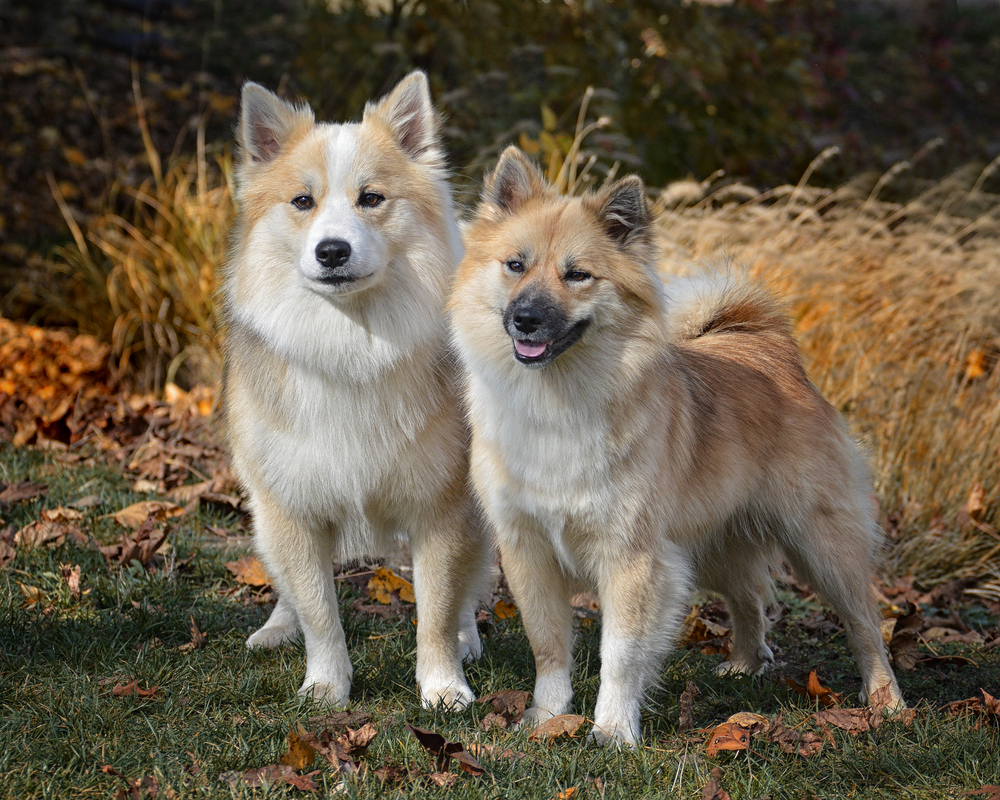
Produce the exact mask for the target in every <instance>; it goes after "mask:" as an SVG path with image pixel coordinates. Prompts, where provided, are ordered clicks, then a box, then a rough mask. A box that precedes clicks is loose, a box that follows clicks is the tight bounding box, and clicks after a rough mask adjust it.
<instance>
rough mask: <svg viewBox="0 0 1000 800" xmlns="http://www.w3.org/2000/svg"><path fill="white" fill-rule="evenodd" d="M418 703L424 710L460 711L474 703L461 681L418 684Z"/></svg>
mask: <svg viewBox="0 0 1000 800" xmlns="http://www.w3.org/2000/svg"><path fill="white" fill-rule="evenodd" d="M420 701H421V703H423V706H424V708H442V707H443V708H446V709H448V710H449V711H461V710H462V709H463V708H467V707H468V706H470V705H472V703H474V702H475V701H476V696H475V695H474V694H473V693H472V689H470V688H469V685H468V684H467V683H466V682H465V680H464V679H462V680H445V681H435V680H434V679H431V680H427V681H424V682H423V683H421V684H420Z"/></svg>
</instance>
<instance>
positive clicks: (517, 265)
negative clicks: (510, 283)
mask: <svg viewBox="0 0 1000 800" xmlns="http://www.w3.org/2000/svg"><path fill="white" fill-rule="evenodd" d="M504 266H506V267H507V269H508V270H510V271H511V272H513V273H515V274H516V275H520V274H521V273H522V272H524V264H523V263H522V262H521V261H518V260H517V259H516V258H512V259H511V260H510V261H508V262H507V263H506V264H505V265H504Z"/></svg>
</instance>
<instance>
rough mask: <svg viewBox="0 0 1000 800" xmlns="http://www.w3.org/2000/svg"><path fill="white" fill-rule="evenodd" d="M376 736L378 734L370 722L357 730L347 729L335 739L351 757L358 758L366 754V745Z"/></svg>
mask: <svg viewBox="0 0 1000 800" xmlns="http://www.w3.org/2000/svg"><path fill="white" fill-rule="evenodd" d="M376 734H378V729H377V728H376V727H375V726H374V725H372V724H371V723H370V722H366V723H365V724H364V725H362V726H361V727H360V728H358V729H357V730H355V729H353V728H350V727H349V728H348V729H347V730H346V731H345V732H344V733H342V734H340V736H338V737H337V741H338V742H339V743H340V746H341V747H343V748H344V750H346V751H347V752H348V753H349V754H350V755H351V756H358V757H360V756H363V755H364V754H365V752H367V750H368V745H370V744H371V743H372V739H374V738H375V736H376Z"/></svg>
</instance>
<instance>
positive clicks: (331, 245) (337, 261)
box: [316, 239, 351, 269]
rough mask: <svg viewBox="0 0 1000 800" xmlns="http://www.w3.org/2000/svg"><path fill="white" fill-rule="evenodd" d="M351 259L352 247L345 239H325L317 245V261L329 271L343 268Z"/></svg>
mask: <svg viewBox="0 0 1000 800" xmlns="http://www.w3.org/2000/svg"><path fill="white" fill-rule="evenodd" d="M350 257H351V246H350V245H349V244H348V243H347V242H345V241H344V240H343V239H324V240H323V241H321V242H320V243H319V244H318V245H316V260H317V261H318V262H319V263H320V264H322V265H323V266H324V267H326V268H327V269H335V268H337V267H342V266H344V264H346V263H347V260H348V259H349V258H350Z"/></svg>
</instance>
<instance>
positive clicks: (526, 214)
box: [451, 147, 662, 368]
mask: <svg viewBox="0 0 1000 800" xmlns="http://www.w3.org/2000/svg"><path fill="white" fill-rule="evenodd" d="M650 222H651V218H650V212H649V206H648V204H647V202H646V190H645V186H644V185H643V182H642V180H640V179H639V178H638V177H636V176H634V175H633V176H629V177H626V178H623V179H621V180H619V181H617V182H615V183H613V184H611V185H609V186H606V187H605V188H603V189H602V190H601V191H599V192H597V193H590V194H588V195H586V196H584V197H575V198H568V197H561V196H559V195H558V194H557V193H556V191H555V190H554V189H553V188H552V186H551V185H549V184H548V183H547V181H546V180H545V178H544V176H543V175H542V174H541V173H540V172H539V171H538V169H537V168H536V167H535V166H534V165H533V164H532V163H531V162H530V161H528V159H527V158H525V156H524V155H523V154H522V153H521V151H520V150H518V149H517V148H516V147H509V148H507V150H505V151H504V152H503V154H502V155H501V157H500V161H499V162H498V163H497V166H496V168H495V169H494V170H493V172H492V173H491V174H490V175H489V176H488V178H487V179H486V186H485V190H484V192H483V201H482V205H481V206H480V209H479V212H478V214H477V216H476V219H475V220H474V222H473V223H472V225H471V226H470V228H469V230H468V231H467V234H466V245H467V250H466V256H465V259H464V260H463V262H462V264H461V266H460V267H459V278H458V285H457V287H456V291H455V294H454V295H453V298H452V304H451V311H452V319H453V322H454V324H455V328H456V332H457V338H458V340H459V345H460V346H461V347H462V348H463V350H465V351H467V352H468V350H469V349H470V348H471V349H475V348H476V346H477V345H478V346H484V345H488V344H489V345H492V347H490V349H491V350H493V349H494V348H496V347H499V346H500V344H501V343H503V347H504V348H505V349H506V352H507V354H508V355H507V358H512V359H514V360H515V361H516V362H519V363H520V364H523V365H525V366H528V367H535V368H540V367H544V366H546V365H548V364H550V363H552V362H553V361H555V360H556V359H557V358H560V356H563V354H565V353H569V352H577V351H580V350H581V349H586V348H585V347H581V346H580V344H579V343H580V342H586V341H587V339H588V338H592V337H602V336H603V335H605V334H607V333H608V332H609V331H610V332H613V333H616V334H618V335H620V336H623V337H627V336H629V335H631V334H632V333H634V331H635V329H636V326H637V325H638V324H640V323H641V321H642V320H646V321H648V320H649V319H650V317H653V316H655V318H656V319H659V318H660V316H661V313H660V309H661V304H662V300H661V293H660V284H659V280H658V279H657V278H656V275H655V270H654V267H653V264H652V259H653V247H652V242H651V231H650ZM484 313H485V315H487V316H491V315H495V314H498V315H499V319H495V318H494V319H491V320H484V319H483V316H484ZM487 340H488V342H487ZM496 355H498V353H494V357H495V356H496Z"/></svg>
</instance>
